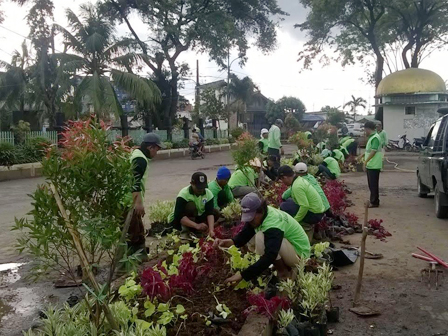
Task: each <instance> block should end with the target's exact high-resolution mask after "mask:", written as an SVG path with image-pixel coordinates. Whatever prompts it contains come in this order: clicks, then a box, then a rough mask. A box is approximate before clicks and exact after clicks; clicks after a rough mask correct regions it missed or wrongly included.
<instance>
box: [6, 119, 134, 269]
mask: <svg viewBox="0 0 448 336" xmlns="http://www.w3.org/2000/svg"><path fill="white" fill-rule="evenodd" d="M108 128H109V127H108V126H107V125H106V124H104V123H103V122H97V121H96V120H95V118H94V117H91V118H89V119H87V120H83V121H71V122H69V123H68V126H67V127H66V128H65V130H64V132H63V134H62V142H61V143H62V145H63V148H62V149H58V148H57V147H56V146H53V147H51V148H50V149H49V150H48V151H47V153H46V157H45V158H44V159H43V162H42V166H43V175H44V176H45V178H46V181H45V183H44V184H42V185H40V186H38V188H37V190H36V191H35V192H34V193H32V194H31V198H32V205H33V209H32V210H31V212H29V214H28V217H26V218H22V219H16V224H15V226H14V228H13V229H15V230H19V231H21V233H20V237H19V238H18V244H17V245H18V249H19V251H20V252H22V251H26V252H27V253H28V254H30V255H31V256H32V258H33V261H34V262H33V265H34V266H33V271H32V272H30V274H32V276H33V277H34V278H38V277H39V276H41V275H44V274H47V271H49V270H56V271H59V272H65V273H66V274H69V275H70V276H71V277H72V278H75V274H74V271H73V270H74V269H75V268H76V266H77V265H78V264H79V258H78V253H77V250H76V248H75V245H74V242H73V236H72V235H71V234H70V232H69V230H68V228H67V222H66V221H65V220H64V218H63V216H62V214H61V211H60V207H59V206H58V204H57V202H56V200H55V196H54V194H53V192H52V190H51V186H52V185H53V186H54V187H55V189H56V190H57V193H58V194H59V196H60V198H61V201H62V205H63V207H64V208H65V210H66V213H67V215H68V218H67V220H68V222H69V223H70V225H72V226H73V229H74V230H75V231H76V232H77V234H78V235H79V237H78V238H79V240H80V242H81V243H82V246H83V249H84V252H85V255H86V257H87V261H88V263H89V264H90V265H100V264H101V263H102V262H103V261H110V260H111V258H113V257H114V254H115V251H117V246H118V244H119V240H120V236H121V227H122V225H123V222H124V218H123V217H124V214H125V212H126V209H127V207H128V205H129V204H128V203H127V202H126V199H127V197H128V196H129V195H130V194H131V186H132V183H133V175H132V166H131V163H130V162H129V152H130V150H131V148H130V147H129V146H127V141H126V139H122V140H120V141H117V142H114V143H112V144H111V143H110V142H109V141H108V137H107V130H108Z"/></svg>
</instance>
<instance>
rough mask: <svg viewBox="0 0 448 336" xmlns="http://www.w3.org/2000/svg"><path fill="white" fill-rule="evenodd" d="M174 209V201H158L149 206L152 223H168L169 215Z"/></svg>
mask: <svg viewBox="0 0 448 336" xmlns="http://www.w3.org/2000/svg"><path fill="white" fill-rule="evenodd" d="M173 210H174V202H172V201H156V202H155V203H151V204H150V205H149V208H148V219H149V221H150V222H151V223H160V224H168V216H169V215H170V214H171V212H173Z"/></svg>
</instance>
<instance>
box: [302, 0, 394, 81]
mask: <svg viewBox="0 0 448 336" xmlns="http://www.w3.org/2000/svg"><path fill="white" fill-rule="evenodd" d="M300 2H301V3H302V5H303V6H304V7H305V8H307V9H308V10H309V13H308V16H307V18H306V21H305V22H304V23H302V24H297V25H296V27H298V28H300V29H301V30H302V31H305V32H306V33H307V35H308V37H309V39H308V41H307V42H306V43H305V49H304V50H303V51H301V52H300V54H299V60H300V61H303V62H304V68H310V67H311V66H312V63H313V61H314V59H316V58H318V56H320V55H321V54H324V55H323V58H321V60H322V61H324V62H329V58H328V57H327V56H326V54H325V47H330V48H334V49H335V50H336V52H337V54H338V55H339V57H338V58H340V60H341V62H342V64H343V65H346V64H351V63H354V62H355V61H356V60H358V61H363V60H364V59H365V57H366V56H369V55H371V54H372V53H373V54H374V56H375V62H376V69H375V75H374V82H375V87H378V85H379V83H380V81H381V80H382V78H383V69H384V56H383V53H382V49H383V47H384V44H385V41H386V40H387V38H388V36H387V34H386V31H385V29H384V27H385V26H386V24H387V20H385V19H384V16H385V13H386V8H385V6H384V3H383V2H384V0H300Z"/></svg>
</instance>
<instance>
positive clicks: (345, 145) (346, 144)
mask: <svg viewBox="0 0 448 336" xmlns="http://www.w3.org/2000/svg"><path fill="white" fill-rule="evenodd" d="M353 142H355V139H352V138H350V139H347V140H345V141H344V142H343V143H342V145H341V146H342V147H344V148H345V149H347V147H348V146H349V145H351V144H352V143H353Z"/></svg>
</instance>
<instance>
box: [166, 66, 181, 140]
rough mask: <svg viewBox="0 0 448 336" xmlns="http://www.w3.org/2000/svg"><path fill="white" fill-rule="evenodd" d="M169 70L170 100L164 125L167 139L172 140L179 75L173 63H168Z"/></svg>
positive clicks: (177, 99)
mask: <svg viewBox="0 0 448 336" xmlns="http://www.w3.org/2000/svg"><path fill="white" fill-rule="evenodd" d="M170 68H171V81H170V86H171V100H170V106H169V109H168V115H167V120H165V123H166V125H167V132H168V137H169V139H171V138H172V129H173V120H174V119H175V117H176V113H177V103H178V101H179V92H178V90H177V84H178V81H179V74H178V72H177V67H176V64H175V63H174V61H170Z"/></svg>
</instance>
